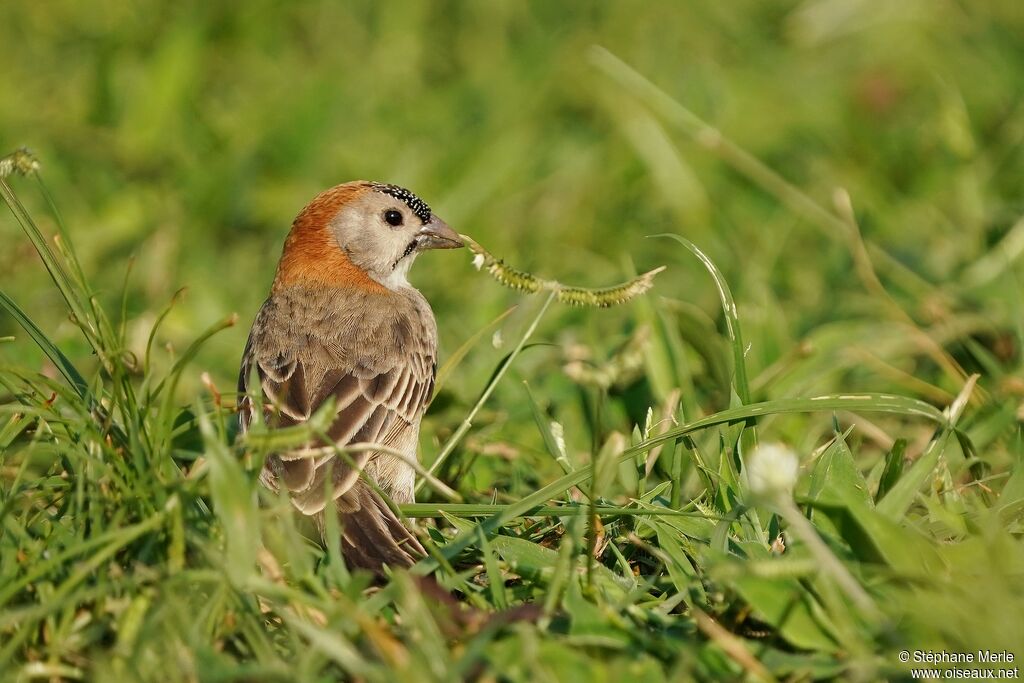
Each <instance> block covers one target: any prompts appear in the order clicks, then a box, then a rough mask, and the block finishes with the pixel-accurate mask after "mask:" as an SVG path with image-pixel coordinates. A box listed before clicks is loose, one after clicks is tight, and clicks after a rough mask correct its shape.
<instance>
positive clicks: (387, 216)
mask: <svg viewBox="0 0 1024 683" xmlns="http://www.w3.org/2000/svg"><path fill="white" fill-rule="evenodd" d="M384 220H385V221H387V222H388V225H393V226H394V227H396V228H397V227H398V226H399V225H401V224H402V212H401V211H395V210H394V209H388V210H387V211H385V212H384Z"/></svg>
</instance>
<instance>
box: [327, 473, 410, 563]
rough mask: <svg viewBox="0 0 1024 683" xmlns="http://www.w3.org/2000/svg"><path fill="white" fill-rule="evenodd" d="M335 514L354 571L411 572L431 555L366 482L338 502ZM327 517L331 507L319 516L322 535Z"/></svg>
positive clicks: (351, 489) (348, 561)
mask: <svg viewBox="0 0 1024 683" xmlns="http://www.w3.org/2000/svg"><path fill="white" fill-rule="evenodd" d="M335 510H336V514H337V515H338V521H339V522H340V526H341V552H342V555H343V556H344V557H345V562H346V564H347V565H348V566H349V568H350V569H369V570H370V571H372V572H374V573H376V574H382V573H383V568H384V565H385V564H386V565H388V566H389V567H391V568H392V569H398V568H408V567H411V566H412V565H414V564H415V563H416V562H417V561H418V560H419V559H420V558H422V557H424V556H425V555H426V554H427V553H426V551H425V550H424V549H423V546H422V545H420V542H419V541H418V540H417V539H416V536H414V535H413V533H412V532H411V531H410V530H409V529H408V528H407V527H406V526H405V525H404V524H402V522H401V520H399V519H398V517H397V516H395V513H394V512H392V511H391V508H389V507H388V505H387V503H385V502H384V500H383V499H382V498H381V497H380V495H379V494H378V493H377V492H376V491H374V490H373V489H372V488H371V487H370V486H369V485H368V484H367V483H366V482H365V481H362V480H359V481H357V482H356V483H355V484H354V485H353V486H352V488H350V489H349V490H348V491H346V492H345V493H344V494H342V495H341V496H339V497H338V498H337V499H335ZM325 514H331V506H330V505H328V506H327V508H325V509H324V511H323V512H321V513H320V514H319V515H317V517H318V519H317V521H318V523H319V526H320V533H321V535H323V534H324V533H325V531H326V529H325V526H324V523H323V515H325Z"/></svg>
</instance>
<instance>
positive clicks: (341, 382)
mask: <svg viewBox="0 0 1024 683" xmlns="http://www.w3.org/2000/svg"><path fill="white" fill-rule="evenodd" d="M270 303H271V302H268V304H266V305H265V306H264V309H268V306H270ZM277 305H280V304H277ZM275 313H276V314H278V315H280V312H276V311H275V310H273V309H271V310H269V312H265V310H261V313H260V315H259V316H257V320H256V322H255V323H254V324H253V329H252V332H251V333H250V338H249V342H248V343H247V345H246V350H245V354H244V357H243V362H242V369H241V376H240V377H239V391H240V392H241V393H243V394H248V388H249V382H250V377H249V375H250V374H254V375H257V376H258V378H259V388H260V391H261V393H262V395H263V399H264V410H265V417H266V422H267V424H268V425H269V426H270V427H272V428H274V427H287V426H292V425H296V424H301V423H302V422H305V421H306V420H308V419H310V417H311V416H312V415H313V414H315V413H316V412H317V410H318V409H319V408H320V407H321V406H323V404H324V403H325V401H328V400H333V401H334V410H335V416H334V418H333V419H332V420H331V422H330V425H329V427H328V428H327V430H326V439H323V440H320V439H318V440H314V441H313V442H311V443H309V444H306V446H304V447H303V448H299V449H295V450H293V451H290V452H283V453H277V454H274V455H272V456H270V457H268V458H267V463H266V466H265V471H264V474H263V476H262V479H263V481H264V482H265V483H268V484H269V485H271V486H272V487H273V488H279V487H284V488H285V489H286V490H287V491H289V492H290V493H291V499H292V502H293V504H294V505H295V507H297V508H298V509H299V510H301V511H302V512H304V513H305V514H315V513H318V512H320V511H322V510H323V509H324V508H325V507H326V505H327V503H328V502H330V501H331V500H332V499H333V500H334V501H335V502H336V505H337V506H338V508H339V510H340V511H342V512H346V510H345V507H346V503H345V500H348V499H349V498H350V497H349V496H347V492H348V491H349V490H350V489H352V487H353V486H354V485H355V484H356V482H357V481H358V479H359V471H360V470H361V469H362V468H363V467H364V466H366V465H367V463H368V462H369V461H370V459H371V458H372V457H374V456H375V455H376V454H375V453H373V452H366V451H364V452H360V453H352V454H350V455H349V457H348V458H343V457H340V456H339V455H338V454H334V453H327V454H320V455H317V456H315V457H311V456H310V449H312V448H322V447H324V446H327V445H331V444H334V445H337V446H339V447H345V446H350V445H353V444H357V443H380V444H382V445H385V446H390V445H392V444H398V443H402V442H407V440H408V439H407V438H406V436H405V435H406V433H407V430H409V429H414V428H416V426H417V425H418V423H419V420H420V417H421V416H422V414H423V411H424V409H425V408H426V404H427V402H428V401H429V398H430V394H431V392H432V390H433V384H434V371H435V349H434V341H433V336H432V335H430V334H423V335H413V334H406V333H403V334H401V335H397V334H396V335H387V334H380V333H379V332H377V333H376V334H375V335H374V336H372V337H370V338H368V339H363V340H359V343H358V344H356V343H348V342H347V341H346V339H333V338H331V339H326V338H318V337H316V335H315V334H313V333H311V331H310V330H302V331H301V332H302V333H301V335H300V334H298V333H297V332H296V326H295V325H294V324H293V323H292V321H291V319H290V314H289V315H288V317H287V319H284V316H283V315H281V316H280V319H275V318H274V317H273V315H274V314H275ZM430 323H431V324H432V320H431V321H430ZM402 325H404V326H405V327H409V322H408V321H407V320H403V321H402ZM403 329H404V328H403ZM388 339H392V340H395V339H397V340H399V341H400V342H401V344H402V347H401V348H400V349H394V350H392V352H390V353H389V352H387V348H386V345H387V340H388ZM378 342H379V343H378ZM382 346H383V347H385V348H383V349H382V348H381V347H382ZM240 409H241V413H242V414H241V416H240V424H241V426H242V428H243V430H244V429H247V428H248V426H249V423H250V422H251V419H252V414H251V413H252V410H253V404H252V401H251V400H249V398H248V396H247V397H246V398H245V399H243V401H242V402H241V403H240ZM353 464H354V465H355V466H354V467H353ZM325 494H326V495H325ZM366 495H367V494H365V493H361V494H359V495H358V496H356V497H355V498H352V500H353V501H355V500H360V499H365V497H366Z"/></svg>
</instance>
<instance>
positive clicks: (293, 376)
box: [238, 180, 464, 575]
mask: <svg viewBox="0 0 1024 683" xmlns="http://www.w3.org/2000/svg"><path fill="white" fill-rule="evenodd" d="M462 246H464V243H463V240H462V238H460V236H459V235H458V233H456V232H455V231H454V230H453V229H452V228H451V227H449V226H448V224H447V223H445V222H444V221H443V220H441V219H440V218H438V217H437V216H436V215H434V213H433V212H432V211H431V209H430V207H429V206H428V205H427V203H426V202H424V201H423V200H422V199H420V198H419V197H417V196H416V195H415V194H413V193H412V192H410V191H409V190H407V189H405V188H403V187H399V186H397V185H390V184H386V183H380V182H372V181H365V180H359V181H353V182H348V183H344V184H341V185H337V186H335V187H333V188H331V189H328V190H325V191H324V192H321V193H320V194H318V195H317V196H316V197H315V198H314V199H313V200H312V201H311V202H310V203H309V204H308V205H306V207H305V208H303V209H302V211H301V212H299V214H298V216H297V217H296V218H295V220H294V222H293V223H292V226H291V230H290V231H289V232H288V235H287V237H286V238H285V241H284V248H283V250H282V253H281V259H280V261H279V263H278V266H277V272H276V274H275V275H274V279H273V283H272V285H271V287H270V294H269V296H268V297H267V299H266V301H265V302H264V303H263V305H262V306H261V307H260V309H259V312H258V313H257V314H256V316H255V319H254V321H253V324H252V328H251V330H250V332H249V337H248V340H247V342H246V345H245V350H244V351H243V353H242V360H241V364H240V368H239V377H238V392H239V397H240V400H239V427H240V430H241V432H242V433H243V434H244V433H246V432H247V431H248V430H249V429H250V427H251V426H252V424H253V422H254V420H255V419H256V418H257V416H259V417H261V418H262V420H263V423H264V424H265V425H266V426H267V427H268V428H270V429H279V428H285V427H292V426H295V425H300V424H303V423H306V422H308V421H309V420H310V419H311V418H312V417H313V416H314V415H318V417H319V414H318V410H320V409H325V410H328V409H327V408H326V406H327V404H328V402H330V403H332V404H333V407H332V408H330V409H329V410H330V411H333V412H329V413H328V415H327V417H328V420H327V423H326V424H328V425H329V426H328V427H327V429H326V430H325V431H324V432H321V435H320V436H319V437H317V438H316V439H314V440H312V441H310V442H309V443H306V444H304V445H302V446H300V447H295V448H291V449H286V450H282V451H280V452H274V453H271V454H270V455H268V456H267V458H266V460H265V463H264V466H263V469H262V470H261V472H260V481H261V483H262V484H263V485H264V486H266V487H268V488H269V489H270V490H271V491H275V492H281V491H285V492H287V495H288V497H289V498H290V500H291V503H292V505H293V506H294V507H295V508H296V509H297V510H298V511H299V512H301V513H303V514H305V515H308V516H311V517H313V518H314V520H315V523H316V526H317V527H318V528H319V530H320V533H321V536H322V538H323V540H324V541H325V542H327V540H328V539H327V538H326V533H327V529H328V527H327V523H326V519H327V515H332V514H334V515H337V516H338V520H339V522H340V529H341V533H342V538H341V544H340V545H341V550H342V555H343V557H344V558H345V562H346V564H347V565H348V566H349V568H361V569H366V570H369V571H371V572H373V573H376V574H378V575H380V574H382V572H383V571H384V567H385V565H386V566H388V567H390V568H392V569H394V568H408V567H410V566H412V565H413V564H414V563H415V562H416V561H418V560H419V559H420V558H421V557H423V556H424V555H425V551H424V549H423V546H422V545H421V544H420V543H419V541H418V540H417V538H416V536H415V534H414V533H412V531H411V530H410V529H409V528H408V527H406V526H405V525H404V524H403V523H402V521H401V520H399V519H398V517H397V516H396V515H395V513H394V512H393V511H392V509H391V508H390V507H389V506H388V504H387V503H386V502H385V500H384V498H382V496H381V495H379V493H378V491H377V490H378V489H379V490H380V491H382V492H383V493H384V494H385V495H386V496H387V497H389V498H390V499H391V500H392V501H394V502H395V503H411V502H413V501H414V484H415V469H414V468H413V466H412V465H410V464H409V462H407V459H409V460H415V458H416V457H417V448H418V442H419V430H420V421H421V419H422V417H423V413H424V410H425V409H426V406H427V405H428V403H429V401H430V399H431V396H432V394H433V389H434V378H435V375H436V372H437V325H436V322H435V319H434V314H433V311H432V309H431V307H430V304H429V303H428V302H427V300H426V298H425V297H424V296H423V295H422V294H421V293H420V292H419V290H417V289H416V288H414V287H413V286H412V285H410V284H409V281H408V273H409V269H410V267H411V266H412V264H413V261H415V260H416V258H417V257H418V256H419V255H420V254H421V253H423V252H424V251H427V250H432V249H453V248H458V247H462ZM366 444H377V445H379V446H383V447H385V449H382V450H379V451H377V450H373V449H372V448H366V447H365V445H366ZM356 445H364V448H363V449H353V450H352V451H345V452H344V454H343V453H342V451H341V450H340V449H343V448H345V447H352V446H356ZM335 446H337V447H339V448H334V447H335ZM396 453H397V454H402V455H403V456H404V458H403V457H399V456H398V455H396ZM368 480H369V481H368ZM371 482H372V483H371Z"/></svg>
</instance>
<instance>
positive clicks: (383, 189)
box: [274, 180, 463, 289]
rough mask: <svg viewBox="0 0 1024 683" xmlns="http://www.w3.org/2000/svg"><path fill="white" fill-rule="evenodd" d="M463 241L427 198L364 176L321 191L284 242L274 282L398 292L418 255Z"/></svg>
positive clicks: (299, 217) (456, 245) (277, 285)
mask: <svg viewBox="0 0 1024 683" xmlns="http://www.w3.org/2000/svg"><path fill="white" fill-rule="evenodd" d="M461 246H463V243H462V240H461V239H460V238H459V235H458V234H457V233H456V232H455V231H454V230H452V229H451V228H450V227H448V225H447V224H446V223H445V222H444V221H442V220H441V219H440V218H438V217H437V216H435V215H434V214H433V213H432V212H431V211H430V207H429V206H427V204H426V202H424V201H423V200H422V199H420V198H419V197H417V196H416V195H414V194H413V193H412V192H410V191H409V190H406V189H405V188H402V187H398V186H396V185H385V184H383V183H375V182H368V181H364V180H359V181H355V182H351V183H345V184H344V185H338V186H337V187H333V188H331V189H330V190H327V191H325V192H321V193H320V194H319V195H317V196H316V197H315V198H314V199H313V201H312V202H310V203H309V204H308V205H307V206H306V208H304V209H303V210H302V212H301V213H299V215H298V217H296V219H295V222H294V223H293V224H292V229H291V232H290V233H289V234H288V238H287V239H286V240H285V246H284V253H283V254H282V255H281V263H280V265H279V266H278V270H277V277H276V278H275V280H274V286H275V287H279V286H286V285H289V284H335V285H350V286H359V287H364V288H367V289H381V288H386V289H398V288H399V287H403V286H405V285H407V284H408V281H407V280H406V275H407V274H408V272H409V267H410V266H411V265H412V262H413V261H414V260H415V259H416V256H417V255H418V254H419V253H420V252H422V251H425V250H427V249H453V248H456V247H461Z"/></svg>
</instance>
